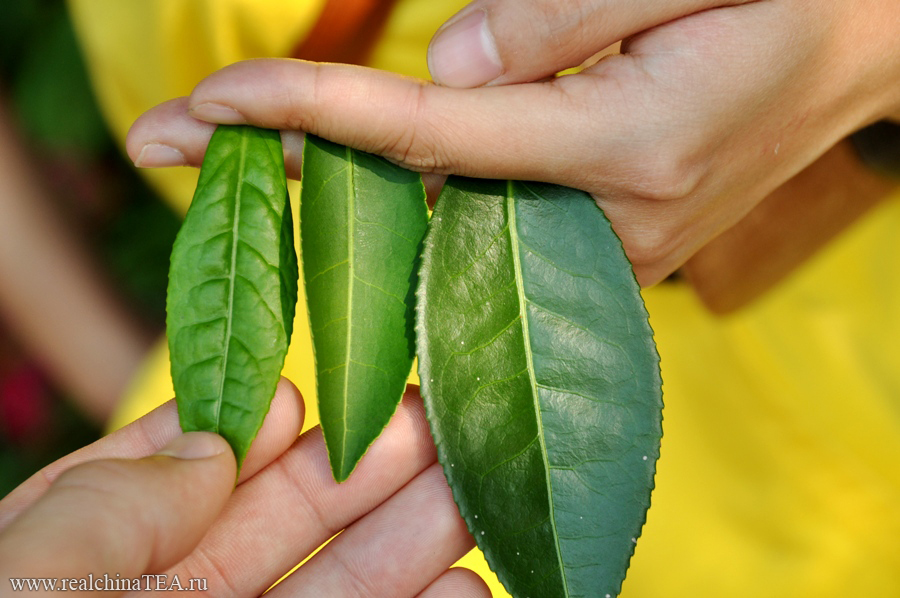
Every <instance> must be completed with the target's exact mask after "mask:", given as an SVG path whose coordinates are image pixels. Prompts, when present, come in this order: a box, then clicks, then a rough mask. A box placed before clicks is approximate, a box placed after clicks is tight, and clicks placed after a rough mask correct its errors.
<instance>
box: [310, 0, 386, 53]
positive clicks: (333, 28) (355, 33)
mask: <svg viewBox="0 0 900 598" xmlns="http://www.w3.org/2000/svg"><path fill="white" fill-rule="evenodd" d="M396 1H397V0H328V1H327V2H326V4H325V8H324V9H323V10H322V14H321V15H319V20H318V21H316V24H315V25H314V26H313V28H312V31H310V32H309V35H307V36H306V38H305V39H303V40H302V41H301V42H300V43H299V44H297V46H296V47H295V48H294V52H293V54H292V55H293V57H294V58H302V59H303V60H312V61H315V62H342V63H346V64H364V63H365V62H366V59H367V58H368V57H369V53H370V52H371V51H372V48H373V47H374V46H375V42H376V41H377V39H378V37H379V35H380V34H381V31H382V29H383V28H384V25H385V23H386V22H387V18H388V15H390V13H391V9H392V8H393V7H394V4H396Z"/></svg>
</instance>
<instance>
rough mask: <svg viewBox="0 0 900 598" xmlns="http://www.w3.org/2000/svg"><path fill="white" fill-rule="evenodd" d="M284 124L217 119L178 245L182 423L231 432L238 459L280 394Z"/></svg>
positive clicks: (286, 210) (172, 323)
mask: <svg viewBox="0 0 900 598" xmlns="http://www.w3.org/2000/svg"><path fill="white" fill-rule="evenodd" d="M287 197H288V196H287V183H286V180H285V174H284V156H283V154H282V149H281V139H280V137H279V134H278V131H270V130H265V129H256V128H254V127H247V126H220V127H218V128H217V129H216V131H215V133H214V134H213V136H212V139H211V140H210V142H209V147H208V148H207V150H206V157H205V158H204V160H203V168H202V169H201V170H200V179H199V181H198V182H197V190H196V192H195V193H194V199H193V201H192V203H191V207H190V209H189V210H188V213H187V216H186V217H185V220H184V224H183V225H182V227H181V230H180V231H179V233H178V237H177V238H176V240H175V245H174V247H173V249H172V261H171V265H170V269H169V291H168V305H167V311H168V316H167V320H166V332H167V334H168V337H169V351H170V354H171V360H172V381H173V383H174V386H175V396H176V399H177V402H178V414H179V416H180V419H181V427H182V429H184V430H185V431H191V430H207V431H211V432H217V433H218V434H221V435H222V436H224V437H225V439H226V440H228V442H229V443H230V444H231V446H232V448H233V449H234V453H235V455H236V457H237V460H238V464H239V465H240V463H242V462H243V459H244V457H245V456H246V454H247V449H248V448H249V447H250V443H251V441H252V440H253V438H254V437H255V436H256V433H257V432H258V431H259V428H260V426H261V425H262V422H263V419H264V418H265V416H266V413H267V412H268V411H269V404H270V403H271V401H272V397H273V396H274V395H275V386H276V385H277V383H278V379H279V375H280V373H281V368H282V366H283V365H284V357H285V355H286V354H287V348H288V344H289V342H290V338H291V331H292V329H293V322H294V307H295V305H296V302H297V256H296V254H295V253H294V241H293V236H294V235H293V225H292V223H291V211H290V210H291V207H290V206H291V204H290V201H288V198H287Z"/></svg>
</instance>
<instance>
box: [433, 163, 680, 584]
mask: <svg viewBox="0 0 900 598" xmlns="http://www.w3.org/2000/svg"><path fill="white" fill-rule="evenodd" d="M419 276H420V283H419V296H418V306H417V336H418V339H417V343H418V350H419V377H420V379H421V382H422V394H423V396H424V397H425V405H426V408H427V410H428V417H429V421H430V423H431V428H432V432H433V434H434V437H435V440H436V443H437V447H438V456H439V459H440V461H441V464H442V465H443V468H444V472H445V474H446V476H447V480H448V481H449V483H450V487H451V488H452V490H453V495H454V497H455V499H456V501H457V504H458V505H459V509H460V512H461V513H462V515H463V517H464V518H465V520H466V523H467V524H468V526H469V529H470V530H471V532H472V534H473V535H474V536H475V540H476V541H477V543H478V546H479V547H480V548H481V549H482V550H483V551H484V553H485V555H486V557H487V559H488V562H489V563H490V564H491V567H492V568H493V569H494V571H496V572H497V574H498V576H499V578H500V580H501V581H502V582H503V583H504V585H506V587H507V588H508V589H509V590H510V592H511V593H512V594H513V595H515V596H517V597H521V598H525V597H527V596H530V597H532V598H538V597H540V598H554V597H563V596H565V597H572V596H584V597H589V598H596V597H599V598H603V597H604V596H606V595H609V596H614V595H616V594H617V593H618V592H619V589H620V586H621V582H622V580H623V578H624V577H625V570H626V569H627V567H628V561H629V559H630V557H631V554H632V552H633V549H634V543H635V542H636V539H637V537H638V536H639V535H640V530H641V526H642V525H643V522H644V519H645V516H646V509H647V507H648V505H649V499H650V491H651V489H652V487H653V476H654V472H655V464H656V459H657V456H658V454H659V442H660V437H661V434H662V431H661V408H662V394H661V388H660V386H661V383H660V378H659V362H658V356H657V353H656V349H655V346H654V344H653V340H652V331H651V330H650V327H649V324H648V322H647V313H646V311H645V310H644V306H643V303H642V301H641V298H640V295H639V293H638V286H637V284H636V282H635V279H634V275H633V273H632V270H631V265H630V264H629V263H628V261H627V259H626V258H625V255H624V253H623V251H622V246H621V243H620V242H619V239H618V238H617V237H616V236H615V234H614V233H613V232H612V229H611V228H610V226H609V222H608V221H607V220H606V218H605V217H604V216H603V214H602V212H601V211H600V210H599V209H598V208H597V206H596V204H595V203H594V202H593V200H592V199H591V198H590V197H589V196H588V195H587V194H585V193H582V192H580V191H575V190H572V189H566V188H562V187H556V186H552V185H545V184H537V183H520V182H509V183H507V182H500V181H475V180H470V179H461V178H455V179H454V178H451V180H450V181H449V182H448V184H447V186H445V188H444V192H443V194H442V195H441V197H440V199H439V200H438V204H437V207H436V209H435V212H434V215H433V216H432V221H431V227H430V230H429V233H428V235H427V236H426V240H425V251H424V254H423V258H422V269H421V270H420V273H419Z"/></svg>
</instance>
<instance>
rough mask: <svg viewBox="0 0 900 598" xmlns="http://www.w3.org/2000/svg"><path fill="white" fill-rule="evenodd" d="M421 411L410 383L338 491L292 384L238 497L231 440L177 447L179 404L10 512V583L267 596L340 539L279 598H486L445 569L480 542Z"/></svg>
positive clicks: (7, 502) (204, 437)
mask: <svg viewBox="0 0 900 598" xmlns="http://www.w3.org/2000/svg"><path fill="white" fill-rule="evenodd" d="M423 411H424V410H423V407H422V403H421V400H420V399H419V398H418V392H417V389H415V388H412V387H411V388H410V389H408V391H407V394H406V396H405V397H404V400H403V402H402V404H401V406H400V408H399V409H398V411H397V413H396V414H395V416H394V418H393V419H392V420H391V423H390V425H389V426H388V427H387V429H386V430H385V432H384V434H383V435H382V436H381V437H380V438H379V439H378V440H377V441H376V442H375V443H374V444H373V445H372V447H371V448H370V449H369V452H368V453H367V455H366V457H365V459H363V460H362V462H361V463H360V465H359V466H358V468H357V470H356V471H355V472H354V474H353V475H352V476H351V478H350V479H349V480H348V481H347V482H345V483H343V484H340V485H339V484H337V483H335V482H334V480H333V479H332V477H331V473H330V469H329V466H328V459H327V455H326V452H325V445H324V441H323V439H322V434H321V430H320V429H319V428H313V429H312V430H310V431H309V432H307V433H305V434H303V435H302V436H300V437H299V438H297V434H298V432H299V430H300V428H301V425H302V422H303V401H302V399H301V398H300V395H299V393H298V391H297V389H296V388H295V387H294V386H293V385H292V384H291V383H290V382H288V381H286V380H282V381H281V383H280V384H279V386H278V390H277V392H276V395H275V399H274V401H273V403H272V408H271V410H270V412H269V415H268V416H267V418H266V420H265V423H264V424H263V428H262V430H261V431H260V434H259V436H258V437H257V439H256V441H255V442H254V443H253V446H252V448H251V450H250V453H249V455H248V457H247V460H246V461H245V463H244V466H243V468H242V471H241V475H240V478H239V479H238V484H237V487H236V488H235V487H234V483H235V461H234V456H233V454H232V453H231V450H230V448H229V447H228V445H227V443H226V442H225V440H224V439H222V438H221V437H220V436H217V435H215V434H210V433H205V432H192V433H188V434H183V435H181V434H180V431H179V428H178V416H177V412H176V409H175V405H174V402H173V401H170V402H169V403H166V404H165V405H163V406H162V407H160V408H158V409H156V410H155V411H153V412H151V413H150V414H148V415H147V416H145V417H143V418H141V419H140V420H138V421H136V422H135V423H133V424H131V425H130V426H128V427H126V428H123V429H122V430H120V431H118V432H116V433H114V434H112V435H110V436H108V437H106V438H104V439H101V440H100V441H98V442H96V443H94V444H92V445H90V446H88V447H85V448H84V449H81V450H80V451H77V452H75V453H73V454H71V455H68V456H67V457H64V458H63V459H61V460H60V461H57V462H56V463H54V464H52V465H49V466H48V467H47V468H45V469H43V470H41V471H40V472H38V473H36V474H35V475H34V476H33V477H32V478H30V479H29V480H28V481H26V482H25V483H24V484H22V485H21V486H20V487H19V488H17V489H16V490H14V491H13V492H12V493H10V494H9V495H8V496H7V497H6V498H4V499H3V500H2V501H0V580H2V581H3V583H8V581H7V580H9V579H10V578H22V577H40V578H48V577H49V578H76V579H82V578H87V576H88V574H89V573H92V574H93V575H94V577H95V578H100V577H102V576H103V574H107V575H109V577H111V578H114V577H115V575H116V574H119V575H120V576H121V577H123V578H126V577H127V578H129V579H133V578H138V577H140V576H141V575H144V574H165V575H167V579H168V580H172V579H173V578H174V576H175V575H177V576H178V579H179V583H180V584H183V585H184V586H185V587H186V586H187V583H188V580H189V579H191V578H202V579H206V580H207V586H208V589H209V593H210V594H211V595H214V596H259V595H260V594H262V593H263V592H265V591H266V589H267V588H269V587H270V586H271V585H272V584H273V583H275V582H276V581H278V580H279V579H280V578H281V576H282V575H284V574H285V573H286V572H288V571H289V570H290V569H291V568H292V567H293V566H294V565H296V564H297V563H299V562H300V561H301V560H302V559H304V558H305V557H306V556H307V555H309V554H310V553H312V552H313V551H314V550H315V549H316V548H317V547H319V546H320V545H321V544H322V543H324V542H326V541H327V540H328V539H329V538H331V537H332V536H334V535H335V534H336V533H337V532H338V531H340V530H344V531H343V533H341V534H340V535H339V536H337V537H336V538H335V539H333V540H332V541H331V542H330V543H328V544H327V546H325V547H324V548H323V549H322V550H320V551H319V552H318V553H316V555H315V556H314V557H312V558H311V559H310V560H309V561H308V562H307V563H306V564H305V565H304V566H303V567H301V568H299V569H298V570H297V571H296V572H294V573H292V574H291V575H290V576H289V577H288V578H287V579H285V580H284V581H283V582H281V584H279V585H278V586H277V587H275V588H274V589H273V590H272V591H271V592H269V593H268V594H267V595H272V596H276V597H277V596H282V595H285V596H287V595H290V596H316V597H317V596H334V597H337V598H340V597H341V596H360V595H362V596H398V597H400V596H424V597H426V598H435V597H439V596H448V597H451V596H452V597H462V598H476V597H484V596H490V593H489V590H488V589H487V587H486V586H485V584H484V582H483V581H481V579H480V578H479V577H478V576H477V575H475V574H474V573H472V572H470V571H468V570H465V569H456V568H454V569H449V570H448V567H449V566H450V565H452V564H453V563H454V562H455V561H456V560H457V559H458V558H459V557H461V556H462V555H463V554H465V552H467V551H468V550H469V549H470V548H471V547H472V546H473V545H474V542H473V541H472V538H471V536H470V535H469V533H468V531H467V530H466V526H465V523H464V522H463V521H462V519H461V518H460V517H459V514H458V511H457V509H456V505H455V504H454V503H453V500H452V498H451V496H450V490H449V488H448V487H447V483H446V481H445V479H444V477H443V474H442V473H441V471H440V467H439V466H438V465H436V464H435V452H434V445H433V443H432V441H431V436H430V435H429V433H428V426H427V424H426V422H425V419H424V413H423ZM154 583H155V582H154ZM98 594H102V595H104V596H106V595H114V594H110V593H109V592H98ZM37 595H41V594H37Z"/></svg>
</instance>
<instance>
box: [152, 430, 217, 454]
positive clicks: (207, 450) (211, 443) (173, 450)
mask: <svg viewBox="0 0 900 598" xmlns="http://www.w3.org/2000/svg"><path fill="white" fill-rule="evenodd" d="M227 448H228V445H227V444H225V442H224V441H223V440H222V437H221V436H217V435H216V434H212V433H210V432H187V433H185V434H182V435H181V436H179V437H178V438H175V439H174V440H172V441H171V442H170V443H169V444H167V445H166V446H164V447H163V448H162V449H160V450H159V451H158V452H157V453H156V454H157V455H165V456H168V457H176V458H178V459H207V458H209V457H215V456H216V455H221V454H222V453H223V452H225V450H226V449H227Z"/></svg>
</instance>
